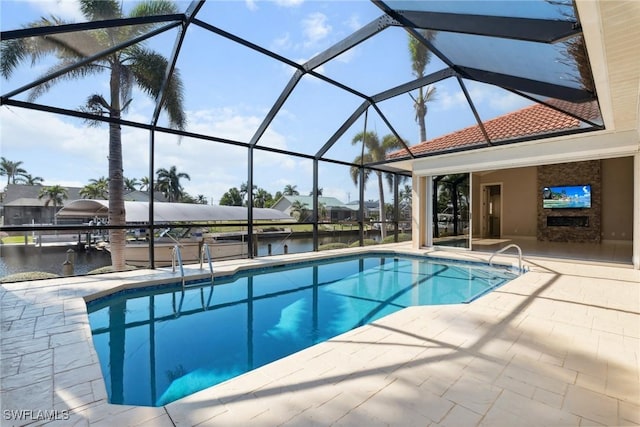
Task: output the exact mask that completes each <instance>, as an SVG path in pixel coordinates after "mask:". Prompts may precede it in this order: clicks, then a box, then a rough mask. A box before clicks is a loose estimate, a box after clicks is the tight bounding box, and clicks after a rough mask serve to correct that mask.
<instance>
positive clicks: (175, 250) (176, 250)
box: [171, 245, 184, 288]
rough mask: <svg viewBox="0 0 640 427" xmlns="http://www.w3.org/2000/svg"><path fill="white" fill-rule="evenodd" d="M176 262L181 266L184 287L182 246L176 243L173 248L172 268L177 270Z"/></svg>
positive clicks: (174, 270)
mask: <svg viewBox="0 0 640 427" xmlns="http://www.w3.org/2000/svg"><path fill="white" fill-rule="evenodd" d="M176 263H177V264H178V266H179V267H180V277H181V278H182V287H183V288H184V266H183V265H182V254H181V253H180V246H178V245H175V246H174V247H173V249H172V250H171V269H172V271H173V272H174V273H175V272H176Z"/></svg>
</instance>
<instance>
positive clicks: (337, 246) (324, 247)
mask: <svg viewBox="0 0 640 427" xmlns="http://www.w3.org/2000/svg"><path fill="white" fill-rule="evenodd" d="M347 247H348V246H347V244H346V243H327V244H326V245H320V246H318V250H319V251H328V250H330V249H344V248H347Z"/></svg>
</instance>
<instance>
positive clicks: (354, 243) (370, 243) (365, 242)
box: [349, 239, 378, 248]
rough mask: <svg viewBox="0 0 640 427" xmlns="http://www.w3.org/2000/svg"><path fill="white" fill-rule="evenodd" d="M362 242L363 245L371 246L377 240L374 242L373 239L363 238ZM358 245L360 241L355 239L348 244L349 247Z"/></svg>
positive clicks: (375, 243)
mask: <svg viewBox="0 0 640 427" xmlns="http://www.w3.org/2000/svg"><path fill="white" fill-rule="evenodd" d="M363 243H364V246H373V245H377V244H378V242H376V241H375V240H373V239H364V242H363ZM359 246H360V241H355V242H353V243H352V244H350V245H349V247H350V248H357V247H359Z"/></svg>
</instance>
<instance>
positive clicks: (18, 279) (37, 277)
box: [0, 271, 60, 283]
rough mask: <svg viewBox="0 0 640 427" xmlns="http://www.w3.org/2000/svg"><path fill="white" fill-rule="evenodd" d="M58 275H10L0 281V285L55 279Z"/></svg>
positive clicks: (39, 273)
mask: <svg viewBox="0 0 640 427" xmlns="http://www.w3.org/2000/svg"><path fill="white" fill-rule="evenodd" d="M57 277H60V276H58V275H57V274H53V273H47V272H45V271H25V272H24V273H15V274H10V275H8V276H6V277H3V278H2V279H0V283H10V282H25V281H28V280H40V279H55V278H57Z"/></svg>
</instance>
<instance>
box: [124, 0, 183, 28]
mask: <svg viewBox="0 0 640 427" xmlns="http://www.w3.org/2000/svg"><path fill="white" fill-rule="evenodd" d="M175 13H178V7H177V6H176V4H175V3H174V2H172V1H166V0H154V1H142V2H140V3H137V4H136V6H135V7H134V8H133V9H132V10H131V12H129V17H131V18H136V17H143V16H161V15H172V14H175ZM158 25H159V24H157V23H154V24H143V25H136V26H135V27H131V28H130V31H131V33H132V35H140V34H145V33H147V32H149V31H150V30H151V29H153V28H155V27H157V26H158Z"/></svg>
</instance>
